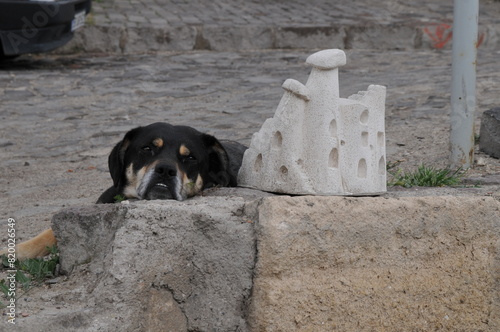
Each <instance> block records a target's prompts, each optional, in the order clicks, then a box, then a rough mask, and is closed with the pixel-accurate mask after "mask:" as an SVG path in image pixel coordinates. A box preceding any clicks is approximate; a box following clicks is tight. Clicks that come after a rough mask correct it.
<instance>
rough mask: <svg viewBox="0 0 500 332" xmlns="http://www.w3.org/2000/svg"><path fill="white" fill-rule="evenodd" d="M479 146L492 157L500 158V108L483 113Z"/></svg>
mask: <svg viewBox="0 0 500 332" xmlns="http://www.w3.org/2000/svg"><path fill="white" fill-rule="evenodd" d="M479 148H480V149H481V150H482V151H484V152H485V153H487V154H489V155H490V156H492V157H495V158H500V108H493V109H491V110H488V111H485V112H484V113H483V117H482V118H481V129H480V138H479Z"/></svg>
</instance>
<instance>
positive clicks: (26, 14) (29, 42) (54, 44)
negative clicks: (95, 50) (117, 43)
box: [0, 0, 91, 58]
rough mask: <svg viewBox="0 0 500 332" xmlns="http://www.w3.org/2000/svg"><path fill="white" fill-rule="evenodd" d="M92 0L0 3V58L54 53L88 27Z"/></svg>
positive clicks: (12, 0)
mask: <svg viewBox="0 0 500 332" xmlns="http://www.w3.org/2000/svg"><path fill="white" fill-rule="evenodd" d="M90 8H91V0H0V43H1V45H0V57H1V58H9V57H15V56H17V55H20V54H26V53H41V52H48V51H52V50H54V49H56V48H58V47H61V46H63V45H64V44H66V43H67V42H69V41H70V40H71V39H72V38H73V34H74V32H75V30H77V29H78V28H80V27H82V26H83V25H84V24H85V19H86V15H87V14H88V13H89V12H90Z"/></svg>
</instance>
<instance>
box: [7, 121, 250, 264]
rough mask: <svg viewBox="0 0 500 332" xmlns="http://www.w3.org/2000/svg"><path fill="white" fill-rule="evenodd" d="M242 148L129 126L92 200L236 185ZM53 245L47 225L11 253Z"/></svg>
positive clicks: (36, 253) (187, 130) (163, 126)
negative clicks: (107, 178)
mask: <svg viewBox="0 0 500 332" xmlns="http://www.w3.org/2000/svg"><path fill="white" fill-rule="evenodd" d="M245 150H246V147H245V146H244V145H242V144H239V143H237V142H233V141H219V140H217V139H216V138H215V137H213V136H211V135H207V134H203V133H200V132H199V131H197V130H196V129H193V128H191V127H187V126H173V125H170V124H167V123H162V122H158V123H153V124H151V125H149V126H145V127H138V128H135V129H132V130H130V131H129V132H128V133H127V134H125V137H124V138H123V140H122V141H121V142H119V143H118V144H117V145H116V146H115V147H114V148H113V150H112V151H111V154H110V155H109V159H108V164H109V172H110V173H111V177H112V179H113V186H112V187H110V188H109V189H108V190H106V191H105V192H104V193H103V194H102V195H101V196H100V197H99V199H98V200H97V203H114V202H115V201H116V200H117V199H119V198H120V197H121V198H122V199H175V200H178V201H182V200H184V199H186V198H189V197H192V196H195V195H197V194H199V193H201V191H203V189H205V188H209V187H214V186H223V187H233V186H236V177H237V174H238V170H239V168H240V166H241V161H242V159H243V153H244V152H245ZM55 244H56V239H55V237H54V233H53V232H52V229H48V230H46V231H44V232H42V233H41V234H39V235H38V236H36V237H35V238H33V239H30V240H28V241H26V242H23V243H21V244H19V245H18V246H17V247H16V257H17V258H19V259H24V258H32V257H40V256H44V255H47V254H48V251H47V248H48V247H52V246H53V245H55ZM0 254H2V252H0ZM3 254H5V252H3Z"/></svg>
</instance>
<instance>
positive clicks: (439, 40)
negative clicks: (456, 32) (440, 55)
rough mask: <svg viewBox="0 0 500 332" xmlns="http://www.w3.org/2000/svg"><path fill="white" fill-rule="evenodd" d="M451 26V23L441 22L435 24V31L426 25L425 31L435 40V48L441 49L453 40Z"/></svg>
mask: <svg viewBox="0 0 500 332" xmlns="http://www.w3.org/2000/svg"><path fill="white" fill-rule="evenodd" d="M451 28H452V26H451V25H449V24H446V23H441V24H438V25H436V26H434V30H433V31H431V29H430V28H429V27H425V28H424V32H425V34H426V35H427V36H429V38H430V39H431V40H432V41H433V44H432V46H434V48H437V49H441V48H443V47H444V46H445V45H446V44H448V42H449V41H450V40H451V37H452V35H453V31H452V30H451Z"/></svg>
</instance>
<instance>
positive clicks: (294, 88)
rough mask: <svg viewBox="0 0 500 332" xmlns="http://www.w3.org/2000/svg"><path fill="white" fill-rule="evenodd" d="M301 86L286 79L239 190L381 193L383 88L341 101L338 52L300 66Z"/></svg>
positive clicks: (383, 171)
mask: <svg viewBox="0 0 500 332" xmlns="http://www.w3.org/2000/svg"><path fill="white" fill-rule="evenodd" d="M306 62H307V63H308V64H309V65H311V66H312V67H313V69H312V71H311V74H310V76H309V79H308V81H307V83H306V85H303V84H301V83H300V82H298V81H296V80H293V79H288V80H286V81H285V83H284V84H283V88H284V89H285V94H284V95H283V97H282V99H281V101H280V104H279V105H278V108H277V110H276V113H275V115H274V117H273V118H270V119H267V120H266V121H265V122H264V124H263V126H262V128H261V129H260V131H259V132H258V133H256V134H254V136H253V137H252V140H251V143H250V147H249V149H248V150H247V151H246V152H245V155H244V158H243V164H242V167H241V169H240V172H239V175H238V183H239V184H240V185H242V186H248V187H252V188H257V189H260V190H265V191H270V192H278V193H287V194H318V195H351V194H358V195H359V194H373V193H380V192H384V191H386V157H385V124H384V115H385V87H383V86H380V85H370V86H369V87H368V90H367V91H361V92H359V93H358V94H355V95H352V96H350V97H349V98H347V99H346V98H339V82H338V67H340V66H343V65H345V63H346V56H345V53H344V52H343V51H341V50H336V49H333V50H324V51H320V52H317V53H314V54H312V55H311V56H309V57H308V58H307V61H306Z"/></svg>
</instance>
